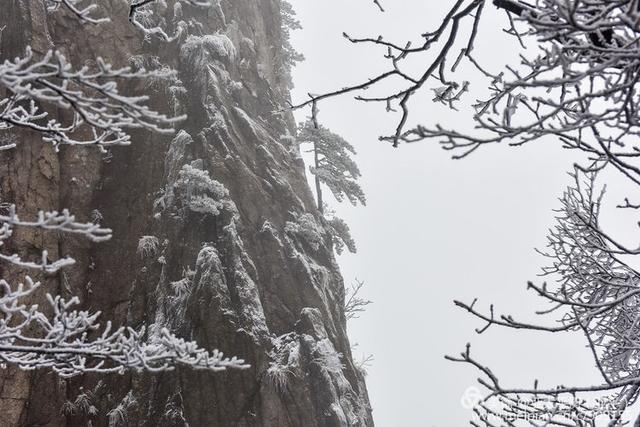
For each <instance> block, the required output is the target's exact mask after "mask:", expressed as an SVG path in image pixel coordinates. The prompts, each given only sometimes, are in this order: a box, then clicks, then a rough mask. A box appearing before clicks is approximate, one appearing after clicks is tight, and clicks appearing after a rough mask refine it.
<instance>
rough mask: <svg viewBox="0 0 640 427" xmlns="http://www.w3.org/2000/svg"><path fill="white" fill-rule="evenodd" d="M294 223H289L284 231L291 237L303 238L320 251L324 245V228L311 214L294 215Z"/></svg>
mask: <svg viewBox="0 0 640 427" xmlns="http://www.w3.org/2000/svg"><path fill="white" fill-rule="evenodd" d="M292 215H293V217H294V221H287V222H286V224H285V226H284V231H285V232H286V233H288V234H290V235H293V236H296V237H299V238H301V239H302V240H303V241H304V242H306V243H307V244H308V245H309V246H311V247H312V248H313V249H314V250H318V248H319V247H320V244H321V243H322V231H323V230H322V228H321V227H320V226H319V225H318V223H317V222H316V219H315V218H314V216H313V215H312V214H310V213H303V214H297V213H293V212H292Z"/></svg>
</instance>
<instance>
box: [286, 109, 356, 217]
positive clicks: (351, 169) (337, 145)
mask: <svg viewBox="0 0 640 427" xmlns="http://www.w3.org/2000/svg"><path fill="white" fill-rule="evenodd" d="M298 140H299V141H300V142H302V143H305V142H308V143H312V144H313V157H314V165H313V166H311V167H310V168H309V169H310V171H311V173H312V174H313V175H314V176H315V183H316V193H317V198H318V209H319V210H320V212H324V206H323V199H322V185H321V184H324V185H326V186H327V187H329V190H331V192H332V193H333V195H334V197H335V198H336V200H338V201H339V202H341V201H343V200H344V199H345V198H347V199H348V200H349V201H350V202H351V204H353V205H354V206H355V205H357V204H358V202H360V203H361V204H363V205H366V204H367V200H366V198H365V195H364V192H363V191H362V188H361V187H360V184H358V182H357V180H358V178H360V169H358V165H357V164H356V162H355V161H354V160H353V159H352V158H351V155H353V154H356V151H355V149H354V148H353V146H352V145H351V144H349V143H348V142H347V141H345V140H344V138H342V137H341V136H340V135H336V134H335V133H333V132H331V131H330V130H329V129H327V128H325V127H324V126H322V125H318V124H317V123H314V121H313V120H309V121H307V122H305V123H304V124H303V125H302V127H301V128H300V132H299V135H298Z"/></svg>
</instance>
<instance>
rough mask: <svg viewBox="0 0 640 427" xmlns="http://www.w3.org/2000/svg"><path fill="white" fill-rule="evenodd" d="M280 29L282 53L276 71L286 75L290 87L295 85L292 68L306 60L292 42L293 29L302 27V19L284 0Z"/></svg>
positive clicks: (281, 7) (281, 4)
mask: <svg viewBox="0 0 640 427" xmlns="http://www.w3.org/2000/svg"><path fill="white" fill-rule="evenodd" d="M280 23H281V24H280V31H281V34H282V51H281V52H282V53H281V54H280V55H279V56H278V57H277V58H276V71H277V72H278V73H279V74H281V75H283V76H285V79H286V80H285V81H286V83H287V85H288V86H289V87H293V81H292V79H291V68H292V67H293V66H294V65H295V64H296V63H297V62H300V61H304V55H302V54H301V53H300V52H298V51H297V50H295V48H294V47H293V45H292V44H291V40H290V39H291V31H293V30H298V29H301V28H302V26H301V25H300V21H298V20H297V19H296V12H295V10H294V9H293V7H292V6H291V4H290V3H289V2H288V1H286V0H283V1H281V2H280Z"/></svg>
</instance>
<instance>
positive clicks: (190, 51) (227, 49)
mask: <svg viewBox="0 0 640 427" xmlns="http://www.w3.org/2000/svg"><path fill="white" fill-rule="evenodd" d="M180 56H181V58H182V60H183V61H186V62H187V63H188V64H189V65H191V66H193V67H194V68H195V69H202V68H204V67H206V62H207V61H208V60H210V58H212V59H219V60H222V61H228V62H232V61H233V60H234V59H235V57H236V48H235V46H234V45H233V42H232V41H231V39H229V37H227V36H226V35H224V34H207V35H204V36H189V37H188V38H187V40H186V41H185V42H184V43H183V44H182V46H181V47H180Z"/></svg>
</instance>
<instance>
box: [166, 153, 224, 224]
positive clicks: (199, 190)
mask: <svg viewBox="0 0 640 427" xmlns="http://www.w3.org/2000/svg"><path fill="white" fill-rule="evenodd" d="M173 190H174V192H175V195H176V196H177V197H178V198H179V199H180V200H181V201H182V203H183V206H184V207H187V208H188V209H189V210H191V211H193V212H196V213H200V214H203V215H213V216H215V215H218V214H219V213H220V211H221V210H223V209H225V207H229V191H228V190H227V189H226V188H225V187H224V185H222V184H221V183H219V182H218V181H216V180H214V179H211V177H209V172H207V171H204V170H202V169H197V168H195V167H193V166H191V165H184V166H183V167H182V169H181V170H180V172H179V174H178V180H177V181H176V182H175V184H174V186H173Z"/></svg>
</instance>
